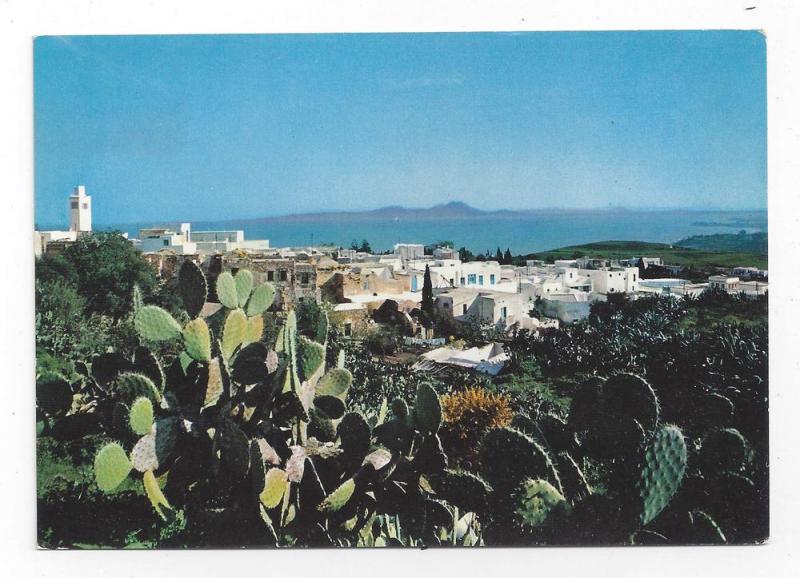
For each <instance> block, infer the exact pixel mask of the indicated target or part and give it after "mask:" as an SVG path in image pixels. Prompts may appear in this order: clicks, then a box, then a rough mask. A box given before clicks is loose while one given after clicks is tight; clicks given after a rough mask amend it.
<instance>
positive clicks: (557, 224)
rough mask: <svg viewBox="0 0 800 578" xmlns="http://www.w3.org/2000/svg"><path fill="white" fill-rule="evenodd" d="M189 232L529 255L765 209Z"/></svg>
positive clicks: (221, 226)
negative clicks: (231, 232)
mask: <svg viewBox="0 0 800 578" xmlns="http://www.w3.org/2000/svg"><path fill="white" fill-rule="evenodd" d="M167 225H172V226H176V225H177V222H158V223H154V222H141V223H127V224H121V225H101V226H95V228H96V229H100V230H102V229H105V230H120V231H123V232H127V233H128V234H129V235H130V236H131V237H137V236H138V232H139V229H140V228H144V227H152V226H167ZM192 229H193V230H195V231H209V230H215V231H216V230H231V229H242V230H244V234H245V239H251V240H253V239H269V242H270V246H272V247H297V246H308V245H322V244H333V245H337V246H342V247H349V246H350V245H351V243H352V242H353V241H356V242H358V243H359V244H360V243H361V241H362V240H367V241H368V242H369V244H370V246H371V247H372V249H373V251H385V250H389V249H391V248H392V247H393V245H394V244H395V243H423V244H433V243H437V242H439V241H451V242H452V243H453V244H454V246H455V247H456V248H459V247H466V248H467V249H469V250H470V251H472V252H473V253H476V254H478V253H485V252H486V251H487V250H488V251H491V252H492V254H494V252H495V251H496V249H497V248H498V247H499V248H500V249H501V250H502V251H505V250H506V249H510V250H511V252H512V253H514V254H529V253H535V252H537V251H544V250H548V249H556V248H559V247H566V246H570V245H580V244H584V243H593V242H599V241H611V240H614V241H645V242H654V243H674V242H677V241H679V240H681V239H684V238H686V237H690V236H692V235H708V234H715V233H737V232H739V231H742V230H744V231H746V232H748V233H751V232H757V231H766V230H767V211H766V210H763V211H760V210H755V211H753V210H751V211H710V210H705V211H696V210H680V211H678V210H652V211H636V210H597V211H585V210H581V211H577V210H576V211H566V210H564V211H542V212H538V213H532V214H520V215H514V216H513V217H512V216H503V217H494V216H478V217H456V218H443V219H425V220H403V219H378V220H367V219H363V218H344V217H343V218H341V219H338V218H336V217H335V216H327V217H326V218H325V219H321V220H310V219H309V220H299V219H297V218H295V219H292V220H280V219H275V220H270V221H266V222H264V221H253V220H242V221H237V220H226V221H193V222H192Z"/></svg>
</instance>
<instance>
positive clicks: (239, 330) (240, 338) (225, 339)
mask: <svg viewBox="0 0 800 578" xmlns="http://www.w3.org/2000/svg"><path fill="white" fill-rule="evenodd" d="M246 339H247V317H246V316H245V314H244V312H243V311H242V310H241V309H234V310H233V311H231V312H230V313H228V316H227V317H226V318H225V326H224V327H223V329H222V355H223V357H225V359H230V358H231V356H232V355H233V354H234V352H235V351H236V348H237V347H239V346H240V345H242V344H243V343H244V342H245V340H246Z"/></svg>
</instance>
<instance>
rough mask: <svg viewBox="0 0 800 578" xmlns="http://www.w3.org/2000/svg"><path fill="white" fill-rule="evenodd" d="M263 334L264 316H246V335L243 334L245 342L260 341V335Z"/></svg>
mask: <svg viewBox="0 0 800 578" xmlns="http://www.w3.org/2000/svg"><path fill="white" fill-rule="evenodd" d="M262 335H264V318H263V317H261V316H260V315H256V316H255V317H248V318H247V335H246V336H245V342H246V343H254V342H256V341H261V336H262Z"/></svg>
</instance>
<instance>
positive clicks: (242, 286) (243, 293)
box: [233, 269, 253, 307]
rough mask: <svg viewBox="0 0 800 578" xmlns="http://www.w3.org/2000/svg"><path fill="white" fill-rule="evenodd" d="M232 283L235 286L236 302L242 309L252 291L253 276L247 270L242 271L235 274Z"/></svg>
mask: <svg viewBox="0 0 800 578" xmlns="http://www.w3.org/2000/svg"><path fill="white" fill-rule="evenodd" d="M233 283H234V285H235V286H236V301H237V302H238V304H239V306H240V307H244V304H245V303H247V299H248V298H249V297H250V292H251V291H252V290H253V274H252V273H251V272H250V271H248V270H247V269H242V270H241V271H238V272H237V273H236V276H235V277H234V278H233Z"/></svg>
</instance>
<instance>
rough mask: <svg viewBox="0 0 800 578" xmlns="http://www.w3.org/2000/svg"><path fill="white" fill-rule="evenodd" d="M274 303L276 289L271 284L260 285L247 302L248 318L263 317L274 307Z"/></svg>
mask: <svg viewBox="0 0 800 578" xmlns="http://www.w3.org/2000/svg"><path fill="white" fill-rule="evenodd" d="M273 301H275V287H273V286H272V285H271V284H269V283H265V284H264V285H259V286H258V287H256V288H255V289H254V290H253V293H252V294H251V295H250V300H249V301H248V302H247V315H248V317H252V316H254V315H261V314H262V313H264V311H266V310H267V309H269V308H270V307H271V306H272V303H273Z"/></svg>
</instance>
